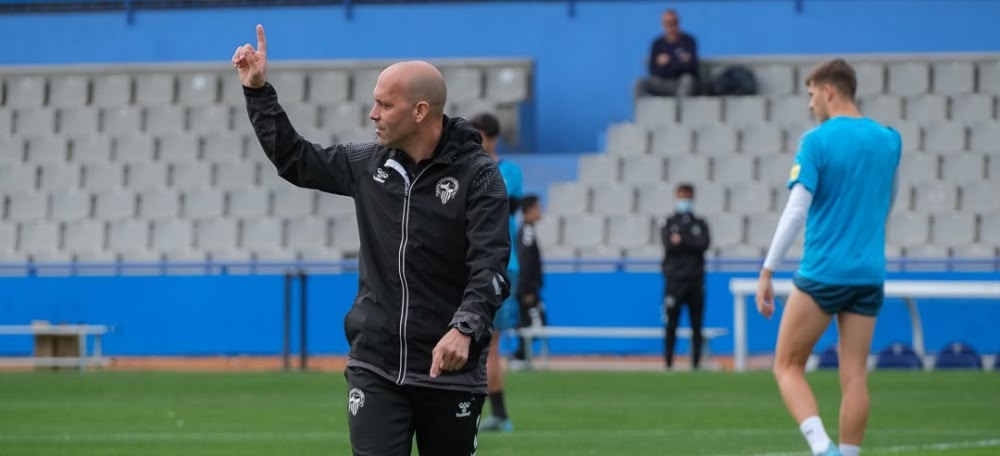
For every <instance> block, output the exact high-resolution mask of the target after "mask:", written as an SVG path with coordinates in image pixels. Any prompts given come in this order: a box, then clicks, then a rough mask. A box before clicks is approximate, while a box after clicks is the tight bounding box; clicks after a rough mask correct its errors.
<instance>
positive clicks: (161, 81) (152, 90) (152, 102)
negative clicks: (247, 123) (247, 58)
mask: <svg viewBox="0 0 1000 456" xmlns="http://www.w3.org/2000/svg"><path fill="white" fill-rule="evenodd" d="M268 79H270V75H269V76H268ZM174 83H175V81H174V76H173V75H172V74H168V73H147V74H138V75H136V76H135V103H136V104H137V105H139V106H162V105H168V104H171V103H173V102H174Z"/></svg>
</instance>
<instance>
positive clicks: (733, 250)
mask: <svg viewBox="0 0 1000 456" xmlns="http://www.w3.org/2000/svg"><path fill="white" fill-rule="evenodd" d="M715 251H716V256H717V257H720V258H726V259H730V260H748V259H754V260H757V259H760V258H761V257H763V256H764V255H763V253H764V251H763V250H762V249H761V247H759V246H756V245H747V244H735V245H720V246H719V247H718V248H716V249H715Z"/></svg>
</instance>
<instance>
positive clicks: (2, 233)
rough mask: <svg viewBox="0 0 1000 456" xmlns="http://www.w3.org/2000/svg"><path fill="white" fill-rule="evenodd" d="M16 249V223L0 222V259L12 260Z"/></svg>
mask: <svg viewBox="0 0 1000 456" xmlns="http://www.w3.org/2000/svg"><path fill="white" fill-rule="evenodd" d="M16 250H17V225H16V224H14V223H0V261H14V259H13V258H12V257H14V256H15V254H14V252H15V251H16Z"/></svg>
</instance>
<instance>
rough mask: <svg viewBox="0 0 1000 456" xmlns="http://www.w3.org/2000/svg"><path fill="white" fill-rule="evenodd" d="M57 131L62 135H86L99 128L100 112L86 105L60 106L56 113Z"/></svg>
mask: <svg viewBox="0 0 1000 456" xmlns="http://www.w3.org/2000/svg"><path fill="white" fill-rule="evenodd" d="M56 118H57V121H58V122H57V124H58V128H57V129H58V131H59V134H60V135H63V136H87V135H93V134H96V133H97V132H98V131H99V130H100V120H101V116H100V112H98V110H97V108H93V107H87V106H70V107H66V108H62V109H60V110H59V111H58V112H57V115H56Z"/></svg>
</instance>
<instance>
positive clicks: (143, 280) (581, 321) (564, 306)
mask: <svg viewBox="0 0 1000 456" xmlns="http://www.w3.org/2000/svg"><path fill="white" fill-rule="evenodd" d="M743 275H744V276H746V274H743ZM734 276H737V274H732V273H722V272H719V273H710V274H709V278H708V284H707V286H708V299H709V301H708V304H707V314H706V325H707V326H720V327H725V328H730V329H731V328H732V296H731V295H730V294H729V292H728V283H729V279H730V278H732V277H734ZM891 278H905V279H928V280H930V279H951V280H961V279H979V280H983V279H988V280H1000V273H981V274H972V273H967V274H961V273H953V274H944V273H937V274H932V273H919V274H918V273H909V274H894V275H891ZM283 283H284V282H283V279H282V277H280V276H198V277H170V276H166V277H68V278H66V277H60V278H56V277H24V278H3V279H0V290H3V293H2V294H0V324H27V323H29V322H30V321H32V320H48V321H51V322H54V323H59V322H65V323H88V324H106V325H112V326H115V327H116V331H115V333H114V334H111V335H109V336H107V337H106V339H105V351H106V352H107V353H109V354H112V355H208V354H230V355H234V354H272V355H273V354H278V353H280V352H281V343H282V337H281V334H282V297H283V293H284V291H283V290H284V288H283V287H284V285H283ZM662 286H663V285H662V279H661V278H660V276H659V274H656V273H553V274H549V275H548V276H547V277H546V288H545V292H544V297H545V298H546V304H547V306H548V310H549V317H550V322H551V324H553V325H587V326H656V325H659V324H660V311H659V306H660V303H661V301H662V299H661V296H662V294H661V293H662ZM356 289H357V276H356V275H353V274H344V275H324V276H311V277H310V279H309V296H308V298H309V302H310V307H309V328H308V329H309V336H310V337H309V339H310V340H309V347H310V351H311V352H312V353H324V354H344V353H346V351H347V345H346V343H345V341H344V332H343V316H344V315H345V314H346V312H347V310H348V308H349V306H350V304H351V302H352V300H353V296H354V293H355V290H356ZM294 302H296V303H297V302H298V297H297V294H296V296H295V297H294ZM919 304H920V306H921V314H922V317H923V321H924V328H925V332H926V342H927V348H928V350H931V351H937V350H938V349H939V348H941V347H942V346H944V345H945V344H946V343H948V342H950V341H952V340H956V339H961V340H965V341H967V342H969V343H971V344H972V345H973V346H975V347H977V348H978V349H979V350H981V351H983V352H986V353H996V352H1000V332H997V331H996V322H997V321H1000V305H998V304H1000V302H998V301H997V300H993V301H986V300H979V301H976V300H968V301H961V300H933V301H931V300H924V301H920V302H919ZM748 305H752V303H750V302H749V301H748ZM749 315H750V318H749V320H748V329H749V334H750V350H751V352H771V351H772V350H773V345H774V340H775V337H776V334H777V328H778V321H779V320H780V314H779V315H776V316H775V318H773V319H772V320H765V319H764V318H762V317H760V316H759V315H757V314H756V312H753V311H751V312H750V313H749ZM294 321H295V322H297V321H298V316H297V314H296V315H295V316H294ZM686 321H687V316H686V314H685V315H684V316H683V317H682V324H683V325H686V324H687V323H686ZM909 322H910V320H909V314H908V313H907V311H906V309H905V307H904V306H903V303H902V302H901V301H899V300H890V301H888V302H887V303H886V304H885V307H884V309H883V313H882V315H881V317H880V319H879V323H878V325H877V327H876V331H875V340H874V342H873V347H874V349H876V350H877V349H880V348H882V347H884V346H885V345H887V344H889V343H890V342H893V341H898V340H902V341H906V342H909V341H910V334H911V333H910V323H909ZM296 327H297V324H295V325H293V328H296ZM297 334H298V333H297V328H296V330H295V333H294V334H293V339H292V340H293V343H294V347H295V350H296V351H297V350H298V348H297V347H298V345H297V344H298V335H297ZM835 340H836V337H835V334H834V332H833V330H832V329H831V331H829V332H828V333H827V334H826V335H825V336H824V337H823V338H822V339H821V340H820V342H819V344H818V347H819V348H825V347H826V346H828V345H831V344H833V343H834V341H835ZM732 344H733V341H732V337H731V336H729V337H722V338H719V339H717V340H715V341H714V342H713V344H712V350H713V351H714V352H715V353H724V354H731V353H732ZM551 348H552V350H553V352H554V353H560V354H594V353H601V354H657V353H660V352H661V350H662V348H661V344H660V342H659V341H655V340H608V339H605V340H594V339H591V340H583V339H580V340H573V339H562V340H554V341H552V344H551ZM679 350H682V351H686V350H687V345H686V343H682V344H681V345H680V346H679ZM30 351H31V339H30V338H29V337H0V354H10V353H14V354H27V353H30Z"/></svg>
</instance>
